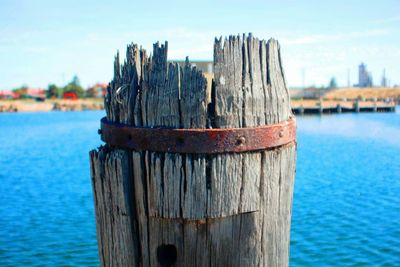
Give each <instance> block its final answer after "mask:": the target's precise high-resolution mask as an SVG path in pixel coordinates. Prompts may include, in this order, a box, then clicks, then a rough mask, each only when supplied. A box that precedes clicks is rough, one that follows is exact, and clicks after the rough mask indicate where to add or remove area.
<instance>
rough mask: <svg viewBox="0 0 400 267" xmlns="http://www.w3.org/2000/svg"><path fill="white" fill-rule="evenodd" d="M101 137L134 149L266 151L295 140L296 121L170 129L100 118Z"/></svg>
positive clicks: (173, 151)
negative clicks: (248, 125)
mask: <svg viewBox="0 0 400 267" xmlns="http://www.w3.org/2000/svg"><path fill="white" fill-rule="evenodd" d="M99 133H100V134H101V139H102V140H103V141H104V142H106V143H107V144H108V145H110V146H112V147H117V148H128V149H132V150H135V151H144V150H148V151H154V152H172V153H194V154H217V153H229V152H246V151H257V150H267V149H272V148H276V147H279V146H283V145H286V144H289V143H291V142H293V141H295V140H296V120H295V118H290V119H289V120H287V121H284V122H281V123H277V124H272V125H265V126H258V127H250V128H214V129H173V128H146V127H132V126H129V125H125V124H120V123H112V122H109V121H107V119H106V118H103V119H102V120H101V129H100V131H99Z"/></svg>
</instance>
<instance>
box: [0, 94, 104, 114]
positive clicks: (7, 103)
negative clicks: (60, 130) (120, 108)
mask: <svg viewBox="0 0 400 267" xmlns="http://www.w3.org/2000/svg"><path fill="white" fill-rule="evenodd" d="M103 101H104V100H103V99H102V98H88V99H79V100H63V99H46V100H45V101H43V102H38V101H35V100H31V99H29V100H28V99H27V100H0V113H2V112H49V111H82V110H103V109H104V102H103Z"/></svg>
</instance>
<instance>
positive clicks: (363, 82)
mask: <svg viewBox="0 0 400 267" xmlns="http://www.w3.org/2000/svg"><path fill="white" fill-rule="evenodd" d="M357 86H358V87H372V76H371V73H370V72H368V71H367V66H366V65H365V64H364V63H361V64H360V65H359V66H358V84H357Z"/></svg>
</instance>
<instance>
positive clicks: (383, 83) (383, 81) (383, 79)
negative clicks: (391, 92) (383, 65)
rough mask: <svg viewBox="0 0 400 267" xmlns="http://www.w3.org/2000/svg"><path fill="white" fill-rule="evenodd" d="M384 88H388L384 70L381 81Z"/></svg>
mask: <svg viewBox="0 0 400 267" xmlns="http://www.w3.org/2000/svg"><path fill="white" fill-rule="evenodd" d="M381 86H382V87H388V86H389V85H388V79H387V78H386V74H385V69H383V74H382V80H381Z"/></svg>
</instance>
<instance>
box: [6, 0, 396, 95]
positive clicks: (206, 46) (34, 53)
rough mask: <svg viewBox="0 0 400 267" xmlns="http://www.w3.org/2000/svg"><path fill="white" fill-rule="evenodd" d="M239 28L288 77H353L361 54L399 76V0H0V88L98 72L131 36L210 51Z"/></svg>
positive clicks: (377, 77) (377, 74) (343, 81)
mask: <svg viewBox="0 0 400 267" xmlns="http://www.w3.org/2000/svg"><path fill="white" fill-rule="evenodd" d="M249 32H251V33H253V35H254V36H256V37H258V38H260V39H266V40H268V39H269V38H275V39H277V40H278V41H279V43H280V45H281V56H282V60H283V67H284V71H285V76H286V80H287V83H288V85H289V86H290V87H300V86H303V84H304V85H316V86H321V85H327V84H328V83H329V80H330V79H331V78H332V77H335V78H336V80H337V82H338V85H339V86H347V84H348V76H349V77H350V84H351V85H352V84H356V83H357V82H358V78H357V77H358V65H359V64H360V63H361V62H364V63H365V64H366V65H367V69H368V70H369V71H370V72H371V73H372V76H373V80H374V84H380V81H381V78H382V73H383V69H384V68H385V69H386V76H387V78H388V79H389V80H390V84H391V85H394V84H398V85H400V64H399V63H400V1H399V0H381V1H376V0H371V1H370V0H363V1H359V0H336V1H321V0H319V1H314V0H304V1H300V0H297V1H296V0H280V1H269V0H264V1H251V0H230V1H228V0H223V1H220V0H203V1H193V2H190V1H188V0H186V1H174V0H169V1H166V0H164V1H158V0H152V1H134V0H130V1H116V0H114V1H102V0H96V1H92V0H86V1H84V0H80V1H76V0H67V1H64V0H57V1H55V0H51V1H48V0H43V1H41V0H35V1H34V0H31V1H27V0H25V1H24V0H0V90H2V89H3V90H4V89H12V88H15V87H18V86H21V85H29V86H31V87H47V86H48V84H50V83H55V84H57V85H60V86H62V85H64V84H66V83H68V82H69V81H70V80H71V79H72V77H73V76H74V75H78V77H79V78H80V81H81V83H82V85H83V86H85V87H86V86H89V85H92V84H95V83H96V82H108V81H110V80H111V78H112V73H113V59H114V56H115V54H116V52H117V50H119V51H120V53H121V54H122V55H124V54H125V48H126V45H127V44H128V43H131V42H134V43H137V44H139V45H142V46H143V47H144V48H146V50H147V51H148V52H151V49H152V44H153V43H155V42H156V41H160V42H164V41H166V40H167V41H168V49H169V52H168V53H169V55H168V56H169V59H171V60H174V59H176V60H181V59H184V58H185V57H186V56H189V59H192V60H212V58H213V43H214V38H215V37H219V36H229V35H232V34H234V35H236V34H243V33H249ZM348 74H350V75H348Z"/></svg>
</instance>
